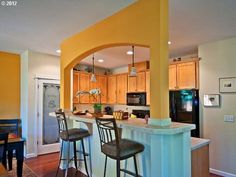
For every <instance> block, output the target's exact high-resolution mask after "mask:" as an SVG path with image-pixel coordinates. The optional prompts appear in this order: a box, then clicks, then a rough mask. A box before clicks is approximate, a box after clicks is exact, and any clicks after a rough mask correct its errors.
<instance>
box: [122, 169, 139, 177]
mask: <svg viewBox="0 0 236 177" xmlns="http://www.w3.org/2000/svg"><path fill="white" fill-rule="evenodd" d="M120 171H122V172H124V173H127V174H129V175H131V176H136V174H135V173H133V172H131V171H128V170H126V169H120ZM138 177H142V176H141V175H138Z"/></svg>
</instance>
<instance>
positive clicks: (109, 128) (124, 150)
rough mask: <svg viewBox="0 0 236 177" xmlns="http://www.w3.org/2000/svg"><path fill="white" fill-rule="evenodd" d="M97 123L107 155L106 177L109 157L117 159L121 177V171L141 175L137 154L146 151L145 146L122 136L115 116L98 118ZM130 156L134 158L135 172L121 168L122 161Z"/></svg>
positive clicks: (118, 174)
mask: <svg viewBox="0 0 236 177" xmlns="http://www.w3.org/2000/svg"><path fill="white" fill-rule="evenodd" d="M96 123H97V127H98V132H99V137H100V144H101V151H102V152H103V153H104V154H105V155H106V158H105V168H104V177H105V176H106V166H107V157H110V158H111V159H115V160H116V174H117V177H120V172H121V171H122V172H124V173H127V174H129V175H131V176H135V177H139V176H140V175H139V174H138V168H137V162H136V157H135V156H136V154H138V153H140V152H143V151H144V146H143V145H142V144H140V143H138V142H136V141H131V140H128V139H122V138H120V137H119V135H118V130H117V125H116V121H115V119H114V118H112V119H110V118H109V119H104V118H96ZM130 157H133V159H134V166H135V173H133V172H131V171H128V170H126V169H121V168H120V161H121V160H126V159H128V158H130Z"/></svg>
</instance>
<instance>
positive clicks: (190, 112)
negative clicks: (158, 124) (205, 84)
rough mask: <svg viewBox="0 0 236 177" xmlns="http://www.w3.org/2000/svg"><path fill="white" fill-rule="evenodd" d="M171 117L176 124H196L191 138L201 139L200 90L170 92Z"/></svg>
mask: <svg viewBox="0 0 236 177" xmlns="http://www.w3.org/2000/svg"><path fill="white" fill-rule="evenodd" d="M169 99H170V117H171V119H172V121H174V122H181V123H190V124H195V125H196V129H195V130H192V131H191V136H193V137H199V94H198V90H195V89H193V90H178V91H170V97H169Z"/></svg>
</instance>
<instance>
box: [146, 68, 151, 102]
mask: <svg viewBox="0 0 236 177" xmlns="http://www.w3.org/2000/svg"><path fill="white" fill-rule="evenodd" d="M146 94H147V95H146V104H147V105H150V71H146Z"/></svg>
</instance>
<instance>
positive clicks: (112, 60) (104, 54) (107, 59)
mask: <svg viewBox="0 0 236 177" xmlns="http://www.w3.org/2000/svg"><path fill="white" fill-rule="evenodd" d="M128 50H132V47H131V46H122V47H112V48H107V49H103V50H101V51H99V52H97V53H95V54H94V61H95V62H94V64H95V66H98V67H102V68H109V69H112V68H116V67H121V66H127V65H128V64H130V63H132V56H131V55H127V53H126V52H127V51H128ZM134 53H135V55H134V56H135V62H140V61H145V60H149V58H150V57H149V53H150V52H149V48H145V47H135V48H134ZM99 59H103V60H104V62H103V63H99V62H98V60H99ZM81 64H86V65H91V64H92V55H90V56H88V57H86V58H85V59H84V60H82V61H81Z"/></svg>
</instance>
